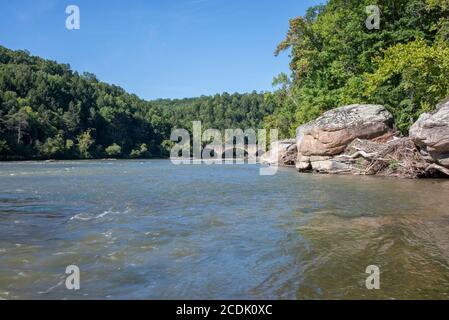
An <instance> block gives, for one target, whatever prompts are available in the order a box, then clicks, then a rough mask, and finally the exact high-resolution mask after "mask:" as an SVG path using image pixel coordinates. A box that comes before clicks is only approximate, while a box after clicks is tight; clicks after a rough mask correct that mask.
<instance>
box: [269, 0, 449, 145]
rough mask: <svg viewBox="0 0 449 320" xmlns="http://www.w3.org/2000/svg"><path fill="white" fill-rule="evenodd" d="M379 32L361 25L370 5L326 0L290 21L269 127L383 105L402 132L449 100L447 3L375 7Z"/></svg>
mask: <svg viewBox="0 0 449 320" xmlns="http://www.w3.org/2000/svg"><path fill="white" fill-rule="evenodd" d="M375 4H376V5H378V7H379V9H380V28H379V29H372V30H369V29H368V28H367V26H366V24H365V21H366V20H367V18H368V14H367V7H368V6H370V5H373V1H371V0H329V1H328V2H327V4H326V5H320V6H316V7H313V8H310V9H309V10H308V11H307V14H306V15H305V16H304V17H298V18H295V19H292V20H291V21H290V29H289V31H288V33H287V36H286V38H285V40H284V41H282V43H280V45H279V47H278V48H277V50H276V54H279V53H281V52H282V51H285V50H291V65H290V66H291V71H292V74H291V76H287V75H285V74H282V75H280V76H279V77H278V78H277V79H276V82H275V84H277V85H279V90H277V91H276V92H275V93H273V94H271V95H270V97H269V99H271V100H273V101H275V102H276V105H277V108H276V111H275V112H274V114H273V115H271V116H268V117H267V118H266V119H265V123H266V126H267V127H279V128H281V131H282V134H283V136H293V135H294V131H295V129H296V127H297V126H299V125H300V124H303V123H305V122H308V121H310V120H313V119H315V118H316V117H318V116H319V115H321V114H322V113H323V112H325V111H327V110H329V109H332V108H335V107H339V106H342V105H346V104H352V103H376V104H383V105H385V106H386V107H387V108H389V110H390V111H391V112H392V113H393V114H394V115H395V119H396V125H397V127H398V129H399V130H401V131H402V132H403V133H406V132H407V131H408V128H409V127H410V125H411V124H412V123H413V122H414V121H415V120H416V119H417V117H419V115H420V114H421V113H422V112H424V111H428V110H430V109H432V108H434V106H435V105H436V103H437V102H438V101H439V100H441V99H442V98H444V97H445V96H447V95H448V94H449V77H448V74H449V72H448V71H449V49H448V44H449V0H378V1H375Z"/></svg>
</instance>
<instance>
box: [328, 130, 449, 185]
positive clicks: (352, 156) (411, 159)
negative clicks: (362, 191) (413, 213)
mask: <svg viewBox="0 0 449 320" xmlns="http://www.w3.org/2000/svg"><path fill="white" fill-rule="evenodd" d="M334 160H336V161H342V162H346V163H347V162H348V161H349V162H351V164H350V167H351V168H352V171H353V173H355V174H362V175H382V176H396V177H401V178H418V177H422V176H429V175H431V174H432V172H433V171H432V170H438V171H440V172H443V173H445V174H447V173H449V170H447V169H445V168H443V167H439V166H435V165H434V166H430V164H429V163H427V162H426V160H425V159H424V157H423V156H422V155H421V154H420V152H419V150H418V149H417V148H416V146H415V144H414V143H413V142H412V141H411V140H410V139H409V138H395V139H393V140H390V141H389V142H384V143H380V142H375V141H369V140H360V139H356V140H354V141H353V142H352V143H351V144H350V145H349V146H348V148H347V149H346V151H345V153H344V154H343V155H340V156H339V157H336V158H335V159H334ZM445 171H446V172H445Z"/></svg>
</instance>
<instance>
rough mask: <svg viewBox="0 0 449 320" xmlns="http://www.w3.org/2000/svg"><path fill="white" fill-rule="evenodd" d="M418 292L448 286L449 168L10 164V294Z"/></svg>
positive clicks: (0, 223)
mask: <svg viewBox="0 0 449 320" xmlns="http://www.w3.org/2000/svg"><path fill="white" fill-rule="evenodd" d="M69 265H76V266H78V267H79V269H80V273H81V279H80V284H81V289H80V290H78V291H71V290H68V289H67V288H66V284H65V279H66V277H67V276H68V275H66V274H65V271H66V267H67V266H69ZM370 265H375V266H378V267H379V269H380V271H381V274H380V290H368V289H367V288H366V285H365V280H366V278H367V277H368V276H369V275H368V274H366V273H365V271H366V268H367V267H368V266H370ZM406 298H412V299H432V298H436V299H448V298H449V181H444V180H426V181H424V180H420V181H412V180H396V179H383V178H372V177H354V176H323V175H308V174H303V175H302V174H298V173H297V172H295V170H292V169H280V170H279V172H278V173H277V174H276V175H274V176H260V175H259V167H258V166H257V165H223V166H217V165H215V166H206V165H184V166H174V165H172V164H171V162H169V161H164V160H154V161H79V162H76V161H63V162H54V163H44V162H24V163H0V299H406Z"/></svg>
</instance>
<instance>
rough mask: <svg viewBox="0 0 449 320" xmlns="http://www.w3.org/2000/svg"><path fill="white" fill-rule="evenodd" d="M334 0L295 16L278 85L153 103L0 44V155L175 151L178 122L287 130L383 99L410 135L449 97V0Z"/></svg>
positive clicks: (161, 153) (282, 133)
mask: <svg viewBox="0 0 449 320" xmlns="http://www.w3.org/2000/svg"><path fill="white" fill-rule="evenodd" d="M371 5H372V1H371V0H329V1H328V2H327V4H323V5H320V6H316V7H312V8H310V9H309V10H308V11H307V14H306V15H305V16H303V17H298V18H294V19H292V20H291V21H290V29H289V30H288V33H287V36H286V38H285V40H284V41H282V42H281V43H280V45H279V47H278V48H277V50H276V54H280V53H281V52H283V51H288V52H290V54H291V64H290V67H291V74H290V75H286V74H281V75H279V76H278V77H277V78H275V81H274V85H275V86H276V89H275V91H274V92H272V93H265V94H260V93H256V92H253V93H250V94H232V95H230V94H227V93H224V94H221V95H216V96H212V97H199V98H192V99H183V100H156V101H149V102H148V101H144V100H142V99H140V98H138V97H137V96H135V95H131V94H128V93H126V92H125V91H124V90H123V89H121V88H119V87H117V86H113V85H109V84H106V83H103V82H100V81H98V80H97V79H96V77H95V76H94V75H92V74H83V75H80V74H78V73H77V72H74V71H72V70H71V69H70V66H69V65H64V64H58V63H56V62H53V61H48V60H44V59H41V58H38V57H33V56H31V55H30V54H29V53H27V52H24V51H11V50H8V49H6V48H3V47H0V106H1V109H0V160H7V159H64V158H87V159H88V158H103V157H123V158H147V157H163V156H167V155H168V150H169V148H170V146H171V144H172V143H171V142H170V141H169V137H170V133H171V131H172V129H174V128H186V129H189V128H191V125H192V121H202V122H203V127H204V128H217V129H225V128H241V129H247V128H253V129H258V128H261V127H265V128H267V129H270V128H275V129H279V130H280V137H281V138H291V137H294V136H295V129H296V128H297V127H298V126H299V125H301V124H303V123H306V122H308V121H310V120H313V119H315V118H316V117H318V116H320V115H321V114H322V113H324V112H325V111H327V110H329V109H333V108H336V107H339V106H343V105H347V104H352V103H375V104H382V105H385V106H386V107H387V108H388V109H389V110H390V111H391V112H392V113H393V114H394V116H395V121H396V126H397V128H398V129H399V130H400V131H401V132H403V133H404V134H406V133H407V131H408V129H409V127H410V125H411V124H412V123H413V122H414V121H416V119H417V118H418V117H419V115H420V114H422V113H423V112H426V111H429V110H431V109H432V108H434V107H435V105H436V104H437V102H438V101H440V100H441V99H443V98H444V97H446V96H447V95H449V76H448V75H449V0H378V1H377V5H378V6H379V9H380V13H381V14H380V17H379V18H380V27H379V29H372V30H370V29H368V28H367V26H366V24H365V21H366V20H367V17H368V13H367V11H366V8H367V6H371Z"/></svg>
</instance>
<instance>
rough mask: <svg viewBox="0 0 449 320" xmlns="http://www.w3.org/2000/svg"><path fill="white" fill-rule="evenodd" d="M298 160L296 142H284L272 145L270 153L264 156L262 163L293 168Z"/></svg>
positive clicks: (290, 140)
mask: <svg viewBox="0 0 449 320" xmlns="http://www.w3.org/2000/svg"><path fill="white" fill-rule="evenodd" d="M297 158H298V149H297V147H296V140H295V139H289V140H282V141H278V142H276V143H273V144H272V148H271V150H270V151H268V152H266V153H265V154H264V155H262V157H261V159H260V161H261V162H262V163H264V164H270V165H280V166H292V165H295V162H296V159H297Z"/></svg>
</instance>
